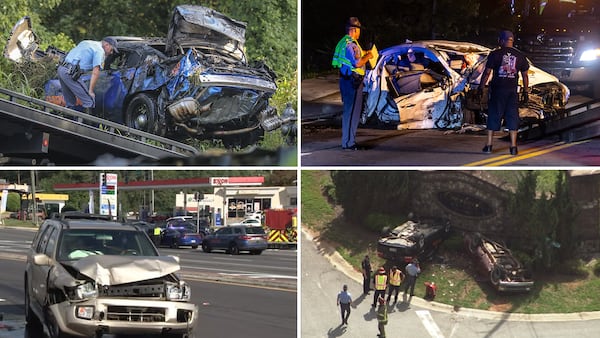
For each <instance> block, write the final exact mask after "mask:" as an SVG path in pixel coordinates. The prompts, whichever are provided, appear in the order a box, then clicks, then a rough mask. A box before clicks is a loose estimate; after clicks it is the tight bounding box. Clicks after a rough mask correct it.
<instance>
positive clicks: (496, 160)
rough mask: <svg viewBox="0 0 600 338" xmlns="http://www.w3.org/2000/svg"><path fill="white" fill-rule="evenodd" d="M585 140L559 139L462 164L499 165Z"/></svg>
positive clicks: (472, 165)
mask: <svg viewBox="0 0 600 338" xmlns="http://www.w3.org/2000/svg"><path fill="white" fill-rule="evenodd" d="M585 142H589V140H584V141H579V142H572V143H565V142H562V141H561V142H557V143H553V144H550V145H545V146H542V147H534V148H529V149H527V150H524V151H522V152H521V153H520V154H519V155H517V156H512V155H508V154H507V155H500V156H495V157H492V158H488V159H485V160H481V161H477V162H471V163H467V164H464V166H465V167H475V166H483V167H491V166H500V165H504V164H509V163H513V162H517V161H521V160H525V159H528V158H532V157H536V156H541V155H544V154H547V153H551V152H553V151H557V150H561V149H565V148H569V147H571V146H574V145H578V144H582V143H585Z"/></svg>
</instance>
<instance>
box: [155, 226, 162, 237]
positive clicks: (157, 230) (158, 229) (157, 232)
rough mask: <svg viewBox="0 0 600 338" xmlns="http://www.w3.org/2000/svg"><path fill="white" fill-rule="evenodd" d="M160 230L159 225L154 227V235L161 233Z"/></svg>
mask: <svg viewBox="0 0 600 338" xmlns="http://www.w3.org/2000/svg"><path fill="white" fill-rule="evenodd" d="M160 230H161V229H160V228H159V227H156V228H154V236H159V235H160Z"/></svg>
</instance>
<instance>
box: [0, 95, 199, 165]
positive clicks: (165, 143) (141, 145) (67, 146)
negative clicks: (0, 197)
mask: <svg viewBox="0 0 600 338" xmlns="http://www.w3.org/2000/svg"><path fill="white" fill-rule="evenodd" d="M0 121H2V125H1V126H0V165H6V164H8V165H19V164H20V165H55V164H58V165H82V164H84V165H85V164H89V165H94V164H98V163H94V162H95V161H97V160H98V158H100V157H102V156H105V157H108V158H105V160H107V161H110V160H111V159H112V160H116V159H125V160H127V161H128V163H129V164H131V163H135V161H139V162H146V163H147V162H151V161H159V160H160V159H164V158H170V159H172V158H182V159H183V158H189V157H193V156H197V155H198V154H199V150H198V149H196V148H194V147H192V146H190V145H187V144H184V143H181V142H177V141H175V140H171V139H168V138H165V137H161V136H158V135H154V134H150V133H146V132H143V131H139V130H136V129H131V128H128V127H127V126H124V125H121V124H119V123H115V122H112V121H109V120H105V119H102V118H98V117H95V116H91V115H88V114H85V113H81V112H78V111H75V110H71V109H67V108H65V107H61V106H59V105H56V104H53V103H50V102H46V101H43V100H39V99H36V98H33V97H29V96H27V95H23V94H20V93H16V92H13V91H10V90H7V89H3V88H0Z"/></svg>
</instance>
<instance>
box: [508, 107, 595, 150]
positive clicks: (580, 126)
mask: <svg viewBox="0 0 600 338" xmlns="http://www.w3.org/2000/svg"><path fill="white" fill-rule="evenodd" d="M556 134H558V135H560V138H561V140H563V141H565V142H577V141H582V140H586V139H590V138H594V137H598V136H600V100H598V99H596V100H589V101H586V102H583V103H580V104H576V105H574V106H572V107H569V108H567V109H565V110H563V111H561V112H559V113H558V114H557V115H555V116H553V117H552V118H549V119H547V120H544V121H541V122H540V123H539V124H536V125H535V126H532V127H530V128H527V129H525V130H521V131H519V138H521V139H535V138H541V137H544V136H547V135H556Z"/></svg>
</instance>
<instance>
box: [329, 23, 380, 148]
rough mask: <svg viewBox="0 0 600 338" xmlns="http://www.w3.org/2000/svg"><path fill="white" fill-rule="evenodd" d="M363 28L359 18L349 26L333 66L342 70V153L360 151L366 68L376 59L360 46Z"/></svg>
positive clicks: (338, 48) (336, 51) (337, 48)
mask: <svg viewBox="0 0 600 338" xmlns="http://www.w3.org/2000/svg"><path fill="white" fill-rule="evenodd" d="M361 29H362V25H361V24H360V21H358V18H357V17H351V18H349V19H348V22H347V24H346V35H345V36H344V37H343V38H342V39H341V40H340V41H339V42H338V44H337V46H336V47H335V53H334V55H333V60H332V61H331V64H332V66H333V67H334V68H339V69H340V92H341V94H342V103H343V113H342V149H345V150H357V149H358V146H357V144H356V140H355V137H356V130H357V129H358V121H359V119H360V112H361V110H362V99H363V95H362V94H363V93H362V92H363V78H364V76H365V64H366V63H367V61H369V60H370V59H371V58H372V57H373V55H372V54H371V51H367V52H364V51H363V50H362V48H361V47H360V45H359V44H358V38H359V37H360V30H361Z"/></svg>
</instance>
